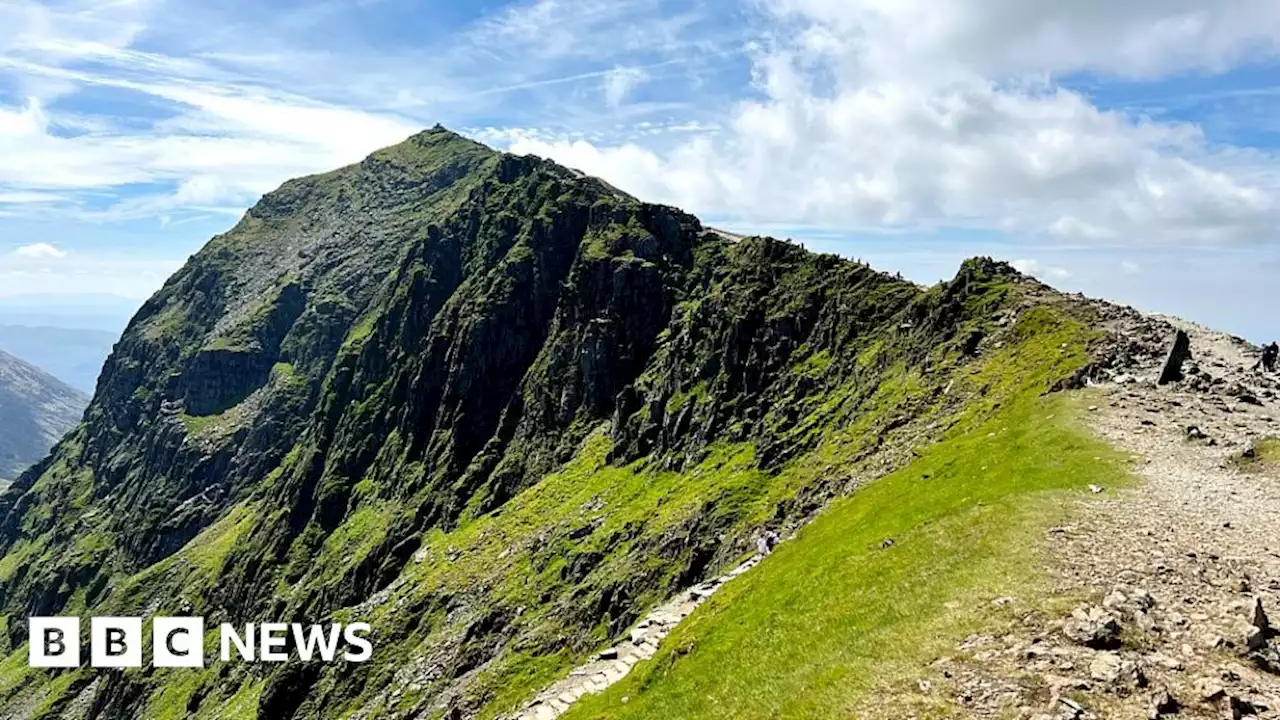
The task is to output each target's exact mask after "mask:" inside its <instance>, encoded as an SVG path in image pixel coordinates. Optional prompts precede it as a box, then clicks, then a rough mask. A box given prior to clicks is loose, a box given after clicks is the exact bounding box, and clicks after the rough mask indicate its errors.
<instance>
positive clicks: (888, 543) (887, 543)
mask: <svg viewBox="0 0 1280 720" xmlns="http://www.w3.org/2000/svg"><path fill="white" fill-rule="evenodd" d="M895 544H897V543H896V541H894V539H893V538H885V540H884V542H882V543H880V549H881V550H888V549H889V548H891V547H893V546H894V545H895Z"/></svg>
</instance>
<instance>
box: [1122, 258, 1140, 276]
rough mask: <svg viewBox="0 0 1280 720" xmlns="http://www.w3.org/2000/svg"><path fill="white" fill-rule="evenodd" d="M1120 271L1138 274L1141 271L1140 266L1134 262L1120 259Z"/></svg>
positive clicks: (1126, 273) (1127, 273)
mask: <svg viewBox="0 0 1280 720" xmlns="http://www.w3.org/2000/svg"><path fill="white" fill-rule="evenodd" d="M1120 272H1122V273H1124V274H1125V275H1139V274H1141V273H1142V266H1141V265H1139V264H1138V263H1136V262H1132V261H1129V260H1122V261H1120Z"/></svg>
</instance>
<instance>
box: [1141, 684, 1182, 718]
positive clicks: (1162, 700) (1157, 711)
mask: <svg viewBox="0 0 1280 720" xmlns="http://www.w3.org/2000/svg"><path fill="white" fill-rule="evenodd" d="M1181 709H1182V705H1181V704H1180V703H1179V702H1178V699H1177V698H1175V697H1174V696H1173V694H1172V693H1170V692H1169V691H1168V690H1167V689H1166V690H1161V691H1160V692H1158V693H1156V694H1155V695H1154V696H1153V697H1152V698H1151V709H1150V710H1149V711H1148V713H1147V717H1148V718H1150V720H1160V718H1162V717H1166V716H1169V715H1176V714H1177V713H1178V711H1179V710H1181Z"/></svg>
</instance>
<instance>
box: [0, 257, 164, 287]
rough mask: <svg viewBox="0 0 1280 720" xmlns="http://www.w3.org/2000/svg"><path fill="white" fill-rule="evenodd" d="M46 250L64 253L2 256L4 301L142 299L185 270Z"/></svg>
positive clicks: (136, 260) (150, 260)
mask: <svg viewBox="0 0 1280 720" xmlns="http://www.w3.org/2000/svg"><path fill="white" fill-rule="evenodd" d="M32 247H35V246H32ZM43 247H44V248H47V249H48V250H54V251H55V252H57V253H60V254H58V255H52V254H44V253H46V252H47V250H45V251H41V252H38V253H36V254H25V255H24V254H19V253H16V252H15V253H11V254H9V255H6V256H0V297H14V296H24V295H40V296H58V295H97V294H102V295H117V296H120V297H127V298H137V299H141V298H146V297H149V296H150V295H151V294H152V293H154V292H155V291H156V290H158V289H159V288H160V286H161V285H163V284H164V281H165V280H166V279H168V277H169V276H170V275H172V274H173V273H174V272H175V271H177V270H178V268H179V267H181V266H182V262H181V261H178V260H167V259H154V258H137V257H119V256H114V255H110V254H92V253H83V252H76V253H66V252H63V251H61V250H57V249H56V248H51V247H50V246H48V245H44V246H43ZM54 261H56V262H54Z"/></svg>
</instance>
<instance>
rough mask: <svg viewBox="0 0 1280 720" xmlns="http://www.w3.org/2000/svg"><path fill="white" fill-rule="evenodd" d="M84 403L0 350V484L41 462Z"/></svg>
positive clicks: (73, 422)
mask: <svg viewBox="0 0 1280 720" xmlns="http://www.w3.org/2000/svg"><path fill="white" fill-rule="evenodd" d="M88 404H89V398H87V397H85V396H84V395H82V394H81V393H79V392H77V391H76V390H74V389H72V388H70V387H67V386H66V385H64V384H63V383H62V382H60V381H59V380H57V379H56V378H54V377H52V376H51V375H49V374H47V373H45V372H44V371H42V370H40V369H39V368H37V367H35V366H33V365H30V364H28V363H25V362H23V361H21V360H19V359H18V358H16V357H13V356H12V355H9V354H7V353H5V352H3V351H0V482H4V483H7V482H9V481H10V480H12V479H13V478H16V477H17V476H18V474H19V473H21V472H22V471H23V470H25V469H26V468H27V467H28V466H30V465H33V464H35V463H37V462H39V461H40V460H41V459H42V458H44V456H45V454H46V453H48V452H49V448H51V447H53V445H54V443H56V442H58V440H59V439H60V438H61V437H62V436H63V435H64V434H66V433H67V431H69V430H71V429H72V428H74V427H75V426H76V423H78V422H80V414H81V413H82V412H84V408H85V406H86V405H88Z"/></svg>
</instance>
